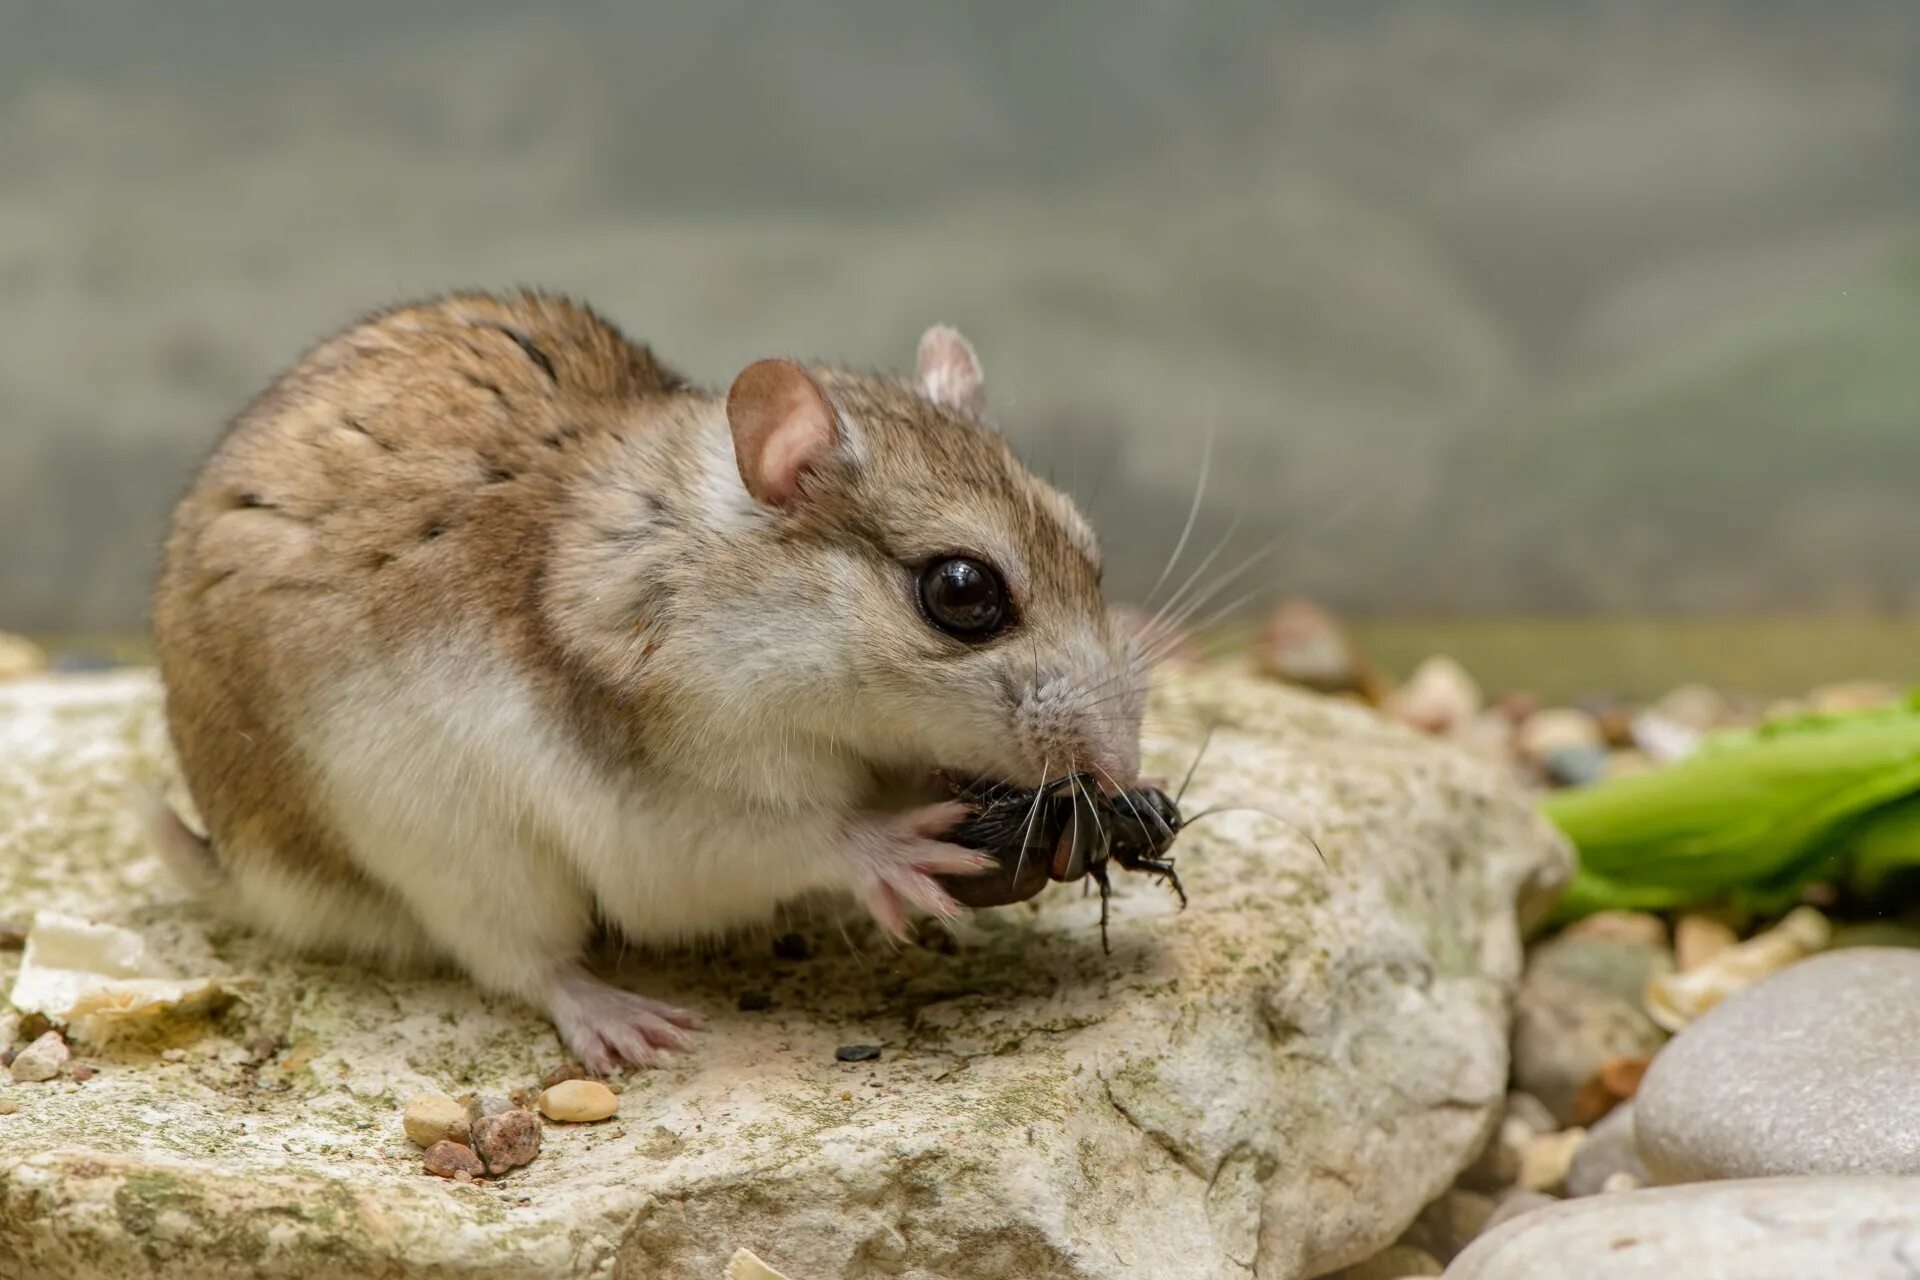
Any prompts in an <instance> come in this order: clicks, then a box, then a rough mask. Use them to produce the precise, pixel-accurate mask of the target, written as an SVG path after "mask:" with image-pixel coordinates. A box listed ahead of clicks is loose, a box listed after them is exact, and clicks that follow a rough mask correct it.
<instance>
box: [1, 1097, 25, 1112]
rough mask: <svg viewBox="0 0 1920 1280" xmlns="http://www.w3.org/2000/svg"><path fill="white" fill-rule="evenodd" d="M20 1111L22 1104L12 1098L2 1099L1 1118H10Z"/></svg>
mask: <svg viewBox="0 0 1920 1280" xmlns="http://www.w3.org/2000/svg"><path fill="white" fill-rule="evenodd" d="M19 1109H20V1104H19V1103H17V1102H15V1101H14V1100H13V1099H12V1098H0V1116H10V1115H12V1114H13V1113H14V1112H16V1111H18V1110H19Z"/></svg>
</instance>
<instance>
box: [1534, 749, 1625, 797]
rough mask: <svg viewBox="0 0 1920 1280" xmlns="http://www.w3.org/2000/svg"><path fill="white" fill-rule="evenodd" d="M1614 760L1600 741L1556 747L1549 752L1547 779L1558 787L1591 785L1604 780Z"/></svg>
mask: <svg viewBox="0 0 1920 1280" xmlns="http://www.w3.org/2000/svg"><path fill="white" fill-rule="evenodd" d="M1612 761H1613V757H1612V755H1611V754H1610V753H1609V752H1608V751H1607V749H1606V748H1605V747H1603V746H1601V745H1600V744H1599V743H1592V744H1590V745H1588V746H1584V747H1555V748H1554V749H1553V750H1552V751H1550V752H1548V753H1547V759H1546V763H1545V766H1544V769H1545V773H1546V775H1547V781H1549V782H1551V783H1553V784H1554V785H1555V786H1557V787H1590V786H1592V785H1593V784H1594V783H1596V782H1600V781H1603V780H1604V779H1605V778H1606V776H1607V769H1608V767H1609V766H1610V765H1611V763H1612Z"/></svg>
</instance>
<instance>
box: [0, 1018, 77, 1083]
mask: <svg viewBox="0 0 1920 1280" xmlns="http://www.w3.org/2000/svg"><path fill="white" fill-rule="evenodd" d="M70 1056H71V1055H70V1054H69V1053H68V1052H67V1042H66V1041H65V1040H63V1039H61V1038H60V1033H59V1032H58V1031H49V1032H47V1033H45V1034H44V1035H42V1036H41V1037H40V1038H39V1039H37V1040H35V1041H34V1042H33V1043H32V1044H30V1045H28V1046H27V1047H26V1048H24V1049H22V1050H21V1051H20V1052H19V1053H17V1054H15V1055H14V1058H13V1063H12V1065H10V1066H9V1067H8V1068H7V1070H8V1071H10V1072H12V1073H13V1079H14V1082H15V1083H16V1084H39V1083H41V1082H43V1081H47V1080H51V1079H53V1078H54V1077H55V1076H57V1075H59V1074H60V1068H62V1067H64V1066H66V1065H67V1059H68V1057H70Z"/></svg>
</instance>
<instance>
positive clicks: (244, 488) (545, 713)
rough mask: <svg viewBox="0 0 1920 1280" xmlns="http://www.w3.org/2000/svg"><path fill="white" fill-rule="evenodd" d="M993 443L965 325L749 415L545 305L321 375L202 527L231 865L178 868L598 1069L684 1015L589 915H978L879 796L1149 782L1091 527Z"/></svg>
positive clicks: (279, 932) (808, 383) (744, 377)
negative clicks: (797, 903) (899, 371)
mask: <svg viewBox="0 0 1920 1280" xmlns="http://www.w3.org/2000/svg"><path fill="white" fill-rule="evenodd" d="M981 415H982V398H981V372H980V366H979V363H978V361H977V360H976V358H975V356H974V353H973V350H972V349H971V348H970V347H969V346H968V345H967V344H966V342H965V341H964V339H962V338H961V337H960V336H959V335H958V334H957V333H954V332H953V331H952V330H948V329H942V328H936V329H933V330H930V331H929V332H928V333H927V334H926V335H925V337H924V338H923V339H922V341H921V344H920V348H919V362H918V370H917V377H916V378H915V379H914V380H912V381H903V380H895V379H891V378H886V377H878V376H868V375H862V374H856V373H851V372H847V371H845V370H841V369H837V368H830V367H824V366H817V365H809V366H803V365H800V364H798V363H794V362H791V361H785V360H765V361H760V362H757V363H755V364H752V365H750V366H748V367H747V368H746V369H745V370H744V371H743V372H742V373H741V374H740V375H739V376H738V377H737V378H736V379H735V380H734V382H733V384H732V387H731V389H730V390H729V391H728V393H727V394H726V395H724V396H722V395H717V394H712V393H710V392H708V391H704V390H701V389H699V388H696V387H693V386H690V385H689V384H688V383H686V382H685V381H684V380H683V379H681V378H680V377H679V376H678V375H676V374H675V373H673V372H672V371H670V370H668V369H667V368H665V367H663V366H662V365H661V364H660V363H659V362H658V361H657V360H656V359H655V358H654V356H653V354H652V353H651V352H650V351H649V350H648V348H646V347H644V346H641V345H638V344H635V343H633V342H631V341H629V340H628V339H627V338H625V337H624V336H623V335H622V334H621V333H620V332H619V331H618V330H616V329H615V328H614V327H613V326H612V325H610V324H609V323H607V322H606V321H604V320H602V319H601V318H599V317H598V316H596V315H595V314H594V313H592V312H591V311H589V310H587V309H585V308H583V307H580V306H577V305H575V304H572V303H570V302H567V301H564V300H561V299H558V298H554V297H550V296H543V295H538V294H519V295H515V296H499V297H496V296H491V295H486V294H463V295H456V296H450V297H445V298H442V299H438V300H435V301H431V302H426V303H422V304H418V305H411V306H403V307H400V308H397V309H394V310H390V311H387V312H384V313H382V314H378V315H375V316H372V317H371V318H369V319H366V320H364V321H363V322H361V323H358V324H355V325H353V326H352V327H351V328H348V329H347V330H345V331H344V332H342V333H340V334H339V335H337V336H335V337H333V338H331V339H329V340H327V341H325V342H322V343H321V344H319V345H318V346H317V347H315V348H313V349H312V350H311V351H310V352H308V353H307V354H306V355H305V356H304V357H303V358H302V359H301V360H300V361H299V362H298V363H297V364H295V365H294V366H293V367H292V368H291V369H290V370H288V371H287V372H286V373H284V374H283V375H281V376H280V377H279V378H278V379H277V380H276V381H275V382H274V383H273V384H272V385H271V386H270V387H268V389H267V390H266V391H265V392H264V393H263V394H261V395H260V396H259V397H258V398H257V399H256V400H255V401H254V402H253V403H252V404H251V405H250V406H248V407H247V408H246V409H245V410H244V411H243V412H242V413H241V414H240V415H239V417H238V418H237V419H236V420H235V421H234V422H233V424H232V425H231V427H230V428H229V429H228V431H227V433H226V434H225V436H224V437H223V438H222V439H221V440H220V442H219V444H218V445H217V446H216V447H215V449H214V450H213V452H212V454H211V456H210V457H209V458H208V460H207V461H206V463H205V464H204V466H203V468H202V469H201V471H200V473H199V475H198V477H197V478H196V479H195V480H194V481H193V483H192V486H191V488H190V490H189V491H188V492H187V494H186V495H185V497H184V498H183V499H182V500H181V501H180V503H179V505H178V507H177V509H176V510H175V512H174V517H173V523H172V529H171V533H170V535H169V537H168V540H167V545H166V563H165V568H164V570H163V572H162V575H161V579H160V583H159V589H158V594H157V600H156V613H155V637H156V641H157V646H158V652H159V657H160V664H161V668H162V673H163V676H164V679H165V684H166V694H167V714H168V720H169V725H170V728H171V732H172V736H173V740H174V743H175V745H176V747H177V748H178V753H179V757H180V761H181V764H182V767H183V770H184V774H185V780H186V783H187V785H188V788H189V790H190V792H191V794H192V796H193V799H194V802H195V804H196V807H197V808H198V809H199V811H200V813H201V814H202V815H203V818H204V820H205V823H206V826H207V828H208V834H207V838H205V839H204V840H203V839H200V838H199V837H196V836H194V835H193V834H192V833H191V832H189V831H188V830H187V829H186V828H185V826H184V825H182V824H179V823H177V822H175V823H173V824H171V829H170V832H169V833H168V837H167V838H166V839H163V841H162V845H163V848H165V849H166V850H167V851H168V857H169V861H170V862H171V863H172V864H173V865H174V866H175V868H176V870H177V871H178V872H179V873H180V874H181V875H182V876H183V877H184V878H186V879H187V880H188V881H190V882H191V883H192V885H193V886H194V887H196V888H198V889H200V890H201V891H203V893H204V894H205V895H206V896H207V897H208V898H209V899H210V900H212V901H213V902H214V903H215V904H216V905H217V906H218V907H220V908H222V909H224V910H225V911H226V912H227V913H228V914H230V915H231V916H232V917H234V918H236V919H238V920H240V921H243V922H245V923H247V924H250V925H252V926H254V927H256V928H258V929H260V930H263V931H265V932H266V933H268V934H271V935H274V936H276V937H278V938H280V939H282V940H284V941H286V942H288V943H291V944H294V945H296V946H298V947H301V948H306V949H312V950H319V951H323V952H333V953H336V954H338V953H346V954H350V955H354V956H358V957H361V958H364V959H367V960H370V961H375V962H397V961H413V960H420V959H433V958H438V959H450V960H451V961H453V962H454V963H455V964H457V965H458V966H459V967H460V968H461V969H463V970H464V971H465V972H466V973H468V974H469V975H471V977H472V978H473V979H474V980H475V981H476V982H478V983H479V984H480V985H482V986H483V987H486V988H488V989H490V990H494V991H498V992H505V993H510V994H512V995H515V996H519V997H521V998H523V999H525V1000H527V1001H529V1002H530V1003H532V1004H534V1005H536V1006H538V1007H539V1008H541V1009H543V1010H545V1011H546V1012H547V1013H548V1014H549V1015H550V1016H551V1017H552V1019H553V1021H554V1023H555V1025H556V1026H557V1028H558V1029H559V1031H560V1034H561V1036H562V1038H563V1039H564V1040H565V1042H566V1044H567V1045H568V1046H569V1047H570V1048H571V1050H572V1051H573V1052H574V1053H575V1054H576V1055H577V1056H578V1058H579V1059H580V1060H581V1061H582V1062H583V1063H585V1064H586V1065H587V1066H588V1067H589V1068H592V1069H594V1070H596V1071H603V1072H604V1071H607V1070H609V1069H611V1068H613V1067H615V1066H617V1065H618V1064H619V1062H620V1061H621V1060H626V1061H630V1062H635V1063H642V1062H646V1061H648V1060H650V1059H651V1058H652V1057H653V1056H654V1054H655V1052H656V1051H657V1050H659V1049H662V1048H669V1047H678V1046H680V1045H682V1044H683V1043H684V1041H685V1032H686V1029H687V1028H688V1027H689V1026H691V1025H692V1019H691V1017H690V1016H689V1015H688V1014H686V1013H685V1012H683V1011H681V1010H679V1009H676V1008H674V1007H672V1006H670V1005H667V1004H663V1003H661V1002H659V1001H656V1000H653V999H650V998H647V997H645V996H641V995H637V994H633V993H630V992H627V991H624V990H621V989H618V988H616V987H614V986H612V985H610V984H607V983H605V982H603V981H602V980H600V979H599V978H596V977H594V976H593V975H591V974H590V973H589V972H588V971H587V970H586V969H585V968H584V967H583V966H582V962H581V956H582V952H583V949H584V947H585V946H586V944H587V943H588V941H589V938H590V936H591V934H592V932H593V930H594V929H595V927H596V922H597V921H604V922H605V923H607V924H610V925H611V926H612V927H614V928H615V929H617V930H618V931H619V932H620V933H622V934H623V935H625V936H626V937H627V938H629V939H632V940H634V941H637V942H639V943H643V944H654V943H672V942H676V941H680V940H684V939H690V938H693V937H696V936H699V935H706V934H712V933H716V932H720V931H724V930H728V929H731V928H734V927H737V926H741V925H746V924H752V923H755V922H762V921H766V920H768V919H769V918H771V916H772V915H773V914H774V912H775V909H776V908H777V907H778V906H779V905H780V904H782V903H784V902H787V901H789V900H791V899H794V898H797V897H799V896H801V895H803V894H808V893H811V892H814V891H818V890H823V889H844V890H847V891H850V892H851V893H852V894H853V895H854V896H855V897H857V898H858V899H860V900H861V901H862V902H863V903H864V904H865V906H866V907H867V909H868V910H869V911H870V912H871V913H872V914H873V916H874V917H875V918H876V920H877V921H878V922H879V923H880V924H881V925H882V926H883V927H885V928H886V929H888V930H890V931H893V932H894V933H896V934H898V933H901V932H903V931H904V930H905V929H906V928H907V912H908V911H909V910H910V909H912V910H918V911H924V912H930V913H932V914H934V915H949V914H951V913H953V912H954V911H955V910H956V909H957V908H956V905H955V903H954V902H953V900H952V899H951V897H950V896H949V895H948V894H947V893H946V892H945V891H944V890H943V889H942V888H941V886H940V884H939V883H938V880H937V877H939V876H941V875H949V876H950V875H953V874H955V873H965V872H970V871H973V870H975V869H977V868H980V867H982V866H984V865H985V864H986V863H985V859H984V858H982V856H981V855H979V854H976V853H972V852H970V851H967V850H964V849H962V848H960V847H958V846H956V845H952V844H948V843H944V842H942V841H941V840H940V838H939V837H940V835H941V834H942V833H943V832H944V831H945V830H947V829H948V828H949V827H950V826H951V825H952V824H953V823H954V822H955V821H956V820H957V818H958V817H959V810H958V808H957V806H955V805H953V804H951V803H934V804H930V805H925V806H923V807H920V808H915V809H909V810H907V811H904V812H902V811H888V810H886V809H883V808H878V807H875V806H876V805H877V804H878V798H879V797H880V796H881V794H882V793H883V790H884V788H885V786H886V785H887V783H888V780H889V779H895V778H899V777H915V776H924V775H926V774H928V773H930V772H931V771H936V770H938V771H945V772H946V773H949V774H955V775H961V776H965V777H969V778H984V779H995V780H1004V781H1007V782H1015V783H1021V784H1025V785H1029V786H1031V785H1035V784H1038V783H1040V782H1042V781H1043V780H1045V779H1046V778H1050V777H1058V776H1060V775H1061V774H1062V773H1064V772H1067V771H1071V770H1088V771H1097V772H1098V773H1100V774H1103V775H1105V776H1107V777H1109V778H1111V779H1112V780H1113V782H1114V784H1115V785H1120V784H1124V783H1129V782H1131V781H1132V780H1133V778H1134V776H1135V774H1136V772H1137V770H1138V764H1139V725H1140V715H1141V706H1142V703H1143V700H1144V678H1143V672H1142V669H1141V666H1140V663H1139V661H1138V657H1137V654H1136V652H1135V649H1134V647H1133V643H1132V640H1131V638H1130V633H1129V632H1127V630H1126V629H1125V628H1124V627H1123V626H1121V625H1120V624H1118V623H1117V622H1116V621H1115V620H1114V619H1113V618H1112V617H1111V616H1110V614H1109V612H1108V610H1107V608H1106V606H1105V604H1104V602H1103V600H1102V595H1101V587H1100V561H1099V553H1098V549H1097V547H1096V544H1095V541H1094V538H1093V535H1092V534H1091V532H1090V531H1089V529H1088V527H1087V525H1086V523H1085V522H1084V521H1083V520H1082V519H1081V517H1080V515H1079V514H1078V512H1077V511H1076V510H1075V509H1074V507H1073V505H1072V503H1071V502H1069V501H1068V499H1067V498H1065V497H1064V496H1062V495H1061V494H1060V493H1058V492H1056V491H1055V490H1054V489H1052V488H1051V487H1049V486H1048V485H1046V484H1045V483H1043V482H1041V481H1040V480H1039V479H1037V478H1036V477H1035V476H1033V475H1032V474H1031V473H1029V472H1028V471H1027V470H1026V469H1025V468H1024V467H1023V466H1022V465H1021V464H1020V463H1019V462H1018V461H1017V460H1016V459H1015V457H1014V455H1013V452H1012V451H1011V449H1010V448H1009V447H1008V446H1007V444H1006V442H1005V441H1004V440H1003V439H1002V438H1001V437H1000V436H999V435H998V434H996V433H995V432H994V431H993V430H992V429H991V428H989V427H988V426H986V425H984V423H983V421H982V416H981ZM956 566H957V567H956ZM996 592H999V593H1000V595H999V596H998V597H997V604H996V596H995V593H996ZM956 622H957V623H958V624H960V625H955V624H956Z"/></svg>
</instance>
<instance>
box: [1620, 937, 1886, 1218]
mask: <svg viewBox="0 0 1920 1280" xmlns="http://www.w3.org/2000/svg"><path fill="white" fill-rule="evenodd" d="M1916 1045H1920V952H1914V951H1909V950H1906V949H1904V948H1894V947H1860V948H1856V949H1853V950H1848V951H1833V952H1829V953H1827V954H1826V955H1822V956H1815V957H1814V958H1812V959H1810V960H1802V961H1801V962H1800V963H1798V964H1796V965H1793V966H1792V967H1790V968H1787V969H1783V970H1781V971H1780V972H1779V973H1776V974H1774V975H1773V976H1772V977H1769V978H1765V979H1763V980H1762V981H1760V982H1758V983H1756V984H1755V985H1753V986H1751V987H1748V988H1747V989H1746V990H1744V991H1738V992H1735V993H1734V994H1733V995H1731V996H1728V997H1727V998H1726V999H1725V1000H1723V1001H1721V1002H1720V1003H1719V1004H1717V1005H1715V1006H1714V1007H1713V1008H1711V1009H1709V1010H1707V1012H1706V1013H1705V1015H1703V1016H1702V1017H1701V1018H1700V1020H1699V1021H1698V1022H1695V1023H1693V1024H1692V1025H1691V1026H1689V1027H1688V1028H1687V1029H1686V1030H1685V1031H1682V1032H1681V1033H1680V1034H1679V1035H1678V1036H1676V1037H1674V1039H1673V1041H1672V1043H1670V1044H1668V1045H1667V1047H1666V1048H1665V1049H1663V1050H1661V1052H1660V1055H1659V1056H1658V1057H1656V1058H1655V1059H1654V1060H1653V1065H1652V1066H1651V1067H1650V1068H1648V1070H1647V1075H1646V1079H1645V1080H1644V1081H1642V1083H1641V1086H1640V1091H1639V1093H1638V1094H1636V1095H1635V1099H1634V1129H1635V1140H1636V1142H1637V1144H1638V1146H1639V1150H1640V1156H1641V1158H1642V1159H1643V1160H1644V1161H1645V1162H1646V1166H1647V1168H1648V1169H1649V1170H1651V1171H1652V1173H1653V1176H1654V1177H1655V1178H1657V1179H1658V1180H1659V1181H1661V1182H1695V1181H1699V1180H1701V1179H1704V1178H1757V1177H1765V1176H1768V1175H1771V1174H1789V1173H1806V1174H1813V1173H1883V1174H1913V1175H1920V1072H1916V1071H1915V1069H1914V1068H1915V1056H1914V1055H1915V1046H1916Z"/></svg>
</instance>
